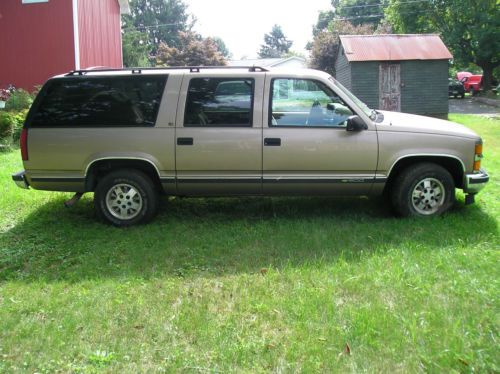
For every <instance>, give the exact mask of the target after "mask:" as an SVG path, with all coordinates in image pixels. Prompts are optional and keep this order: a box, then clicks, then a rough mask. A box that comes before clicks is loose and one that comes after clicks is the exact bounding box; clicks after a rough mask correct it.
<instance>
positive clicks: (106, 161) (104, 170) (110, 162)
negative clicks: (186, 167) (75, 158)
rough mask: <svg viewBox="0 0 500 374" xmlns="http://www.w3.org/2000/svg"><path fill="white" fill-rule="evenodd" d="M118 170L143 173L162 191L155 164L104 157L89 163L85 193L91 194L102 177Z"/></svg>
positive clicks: (145, 160)
mask: <svg viewBox="0 0 500 374" xmlns="http://www.w3.org/2000/svg"><path fill="white" fill-rule="evenodd" d="M119 169H134V170H138V171H141V172H143V173H144V174H146V175H147V176H148V177H149V178H151V180H152V181H153V183H154V185H155V187H156V188H158V190H159V191H162V186H161V181H160V171H159V170H158V167H157V166H156V165H155V163H154V162H153V161H151V160H148V159H145V158H135V157H134V158H131V157H105V158H99V159H95V160H93V161H92V162H90V163H89V164H88V166H87V169H86V170H85V191H89V192H92V191H94V190H95V188H96V186H97V182H98V181H99V179H100V178H102V177H103V176H104V175H106V174H108V173H110V172H112V171H115V170H119Z"/></svg>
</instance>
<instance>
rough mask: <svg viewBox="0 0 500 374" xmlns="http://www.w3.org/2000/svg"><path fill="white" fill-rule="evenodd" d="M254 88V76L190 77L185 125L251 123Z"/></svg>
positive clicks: (248, 124) (226, 125)
mask: <svg viewBox="0 0 500 374" xmlns="http://www.w3.org/2000/svg"><path fill="white" fill-rule="evenodd" d="M253 92H254V80H253V79H248V78H225V79H221V78H194V79H191V81H190V82H189V89H188V95H187V101H186V113H185V116H184V126H185V127H250V126H252V110H253Z"/></svg>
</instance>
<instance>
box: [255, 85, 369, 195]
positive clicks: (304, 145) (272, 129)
mask: <svg viewBox="0 0 500 374" xmlns="http://www.w3.org/2000/svg"><path fill="white" fill-rule="evenodd" d="M266 96H268V97H269V99H268V100H269V101H270V105H269V108H270V111H269V113H268V119H267V120H268V123H267V126H264V128H263V145H264V147H263V190H264V193H266V194H298V195H317V194H324V195H337V194H343V195H362V194H367V193H369V191H370V189H371V186H372V184H373V183H374V182H375V170H376V167H377V155H378V144H377V133H376V130H375V129H374V128H372V127H371V126H370V128H369V129H367V130H363V131H357V132H351V131H346V125H347V119H348V118H349V116H352V115H353V114H355V113H354V111H353V110H352V109H351V108H350V107H349V106H348V105H347V104H346V103H345V102H344V101H343V100H342V99H341V98H340V97H339V96H338V95H337V94H335V92H334V91H333V90H332V89H331V88H330V87H328V86H327V85H326V84H325V83H323V82H320V81H316V80H312V79H288V78H275V79H269V80H266Z"/></svg>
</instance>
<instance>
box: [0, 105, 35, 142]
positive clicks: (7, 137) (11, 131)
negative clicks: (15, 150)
mask: <svg viewBox="0 0 500 374" xmlns="http://www.w3.org/2000/svg"><path fill="white" fill-rule="evenodd" d="M27 114H28V109H24V110H22V111H20V112H5V111H1V112H0V143H1V144H10V143H12V142H14V143H17V142H19V138H20V137H21V131H22V129H23V125H24V120H25V119H26V115H27Z"/></svg>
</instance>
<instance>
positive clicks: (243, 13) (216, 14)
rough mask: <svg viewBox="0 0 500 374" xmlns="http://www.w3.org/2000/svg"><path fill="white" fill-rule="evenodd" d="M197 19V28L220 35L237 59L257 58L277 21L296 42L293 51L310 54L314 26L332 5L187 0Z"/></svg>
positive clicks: (319, 0) (322, 0)
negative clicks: (308, 52)
mask: <svg viewBox="0 0 500 374" xmlns="http://www.w3.org/2000/svg"><path fill="white" fill-rule="evenodd" d="M184 3H186V4H187V5H188V7H189V9H188V12H189V13H191V14H193V15H194V16H195V17H196V19H197V22H196V24H195V27H194V29H195V31H197V32H199V33H200V34H202V35H203V36H204V37H208V36H218V37H220V38H221V39H222V40H224V42H225V43H226V46H227V48H228V49H229V51H230V52H231V53H232V54H233V59H235V60H238V59H241V58H242V57H244V56H245V57H246V58H256V57H257V52H258V51H259V49H260V45H261V44H263V43H264V34H266V33H269V32H270V31H271V29H272V27H273V25H274V24H277V25H280V26H281V28H282V30H283V33H284V34H285V36H286V37H287V38H288V39H290V40H292V41H293V45H292V47H291V50H293V51H296V52H300V53H303V54H305V55H306V57H307V51H306V50H305V45H306V43H307V42H308V41H310V40H312V27H313V25H314V24H315V23H316V21H317V19H318V14H319V11H320V10H327V9H330V8H331V2H330V0H307V1H297V0H184Z"/></svg>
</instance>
